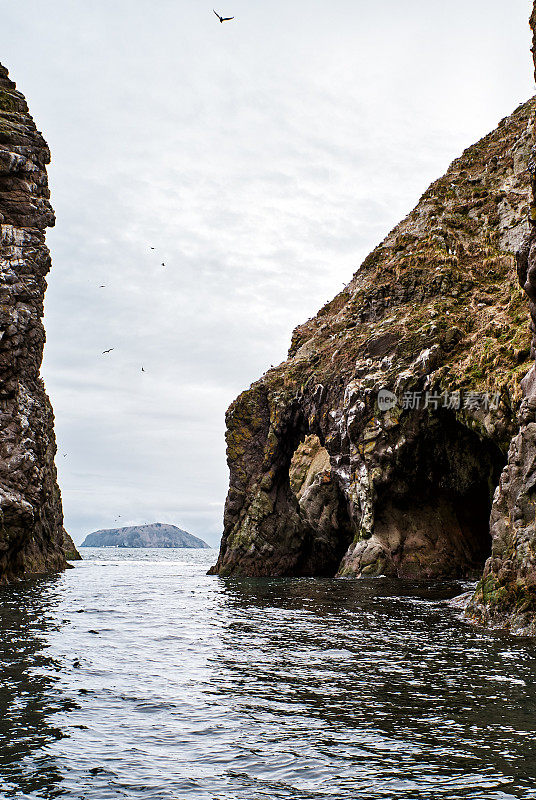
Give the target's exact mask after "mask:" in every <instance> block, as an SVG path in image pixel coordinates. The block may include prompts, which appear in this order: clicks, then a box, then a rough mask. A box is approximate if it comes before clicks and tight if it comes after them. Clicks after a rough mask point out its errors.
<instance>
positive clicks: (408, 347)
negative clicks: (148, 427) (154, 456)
mask: <svg viewBox="0 0 536 800" xmlns="http://www.w3.org/2000/svg"><path fill="white" fill-rule="evenodd" d="M535 20H536V13H533V15H532V19H531V23H532V25H533V30H534V23H535ZM534 111H535V103H534V100H529V101H528V102H527V103H525V104H524V105H522V106H520V107H519V108H518V109H516V110H515V111H514V113H513V114H512V115H511V116H510V117H507V118H506V119H503V120H502V121H501V122H500V123H499V125H498V126H497V128H496V129H495V130H494V131H493V132H492V133H490V134H489V135H488V136H486V137H484V138H483V139H482V140H481V141H479V142H478V143H477V144H475V145H473V146H472V147H470V148H468V149H467V150H466V151H465V152H464V153H463V154H462V155H461V156H460V158H458V159H457V160H456V161H454V163H453V164H452V165H451V167H450V168H449V170H448V172H447V173H446V175H445V176H444V177H443V178H441V179H439V180H438V181H436V182H434V183H433V184H432V185H431V186H430V187H429V188H428V189H427V191H426V192H425V193H424V194H423V196H422V198H421V200H420V201H419V203H418V205H417V206H416V208H415V209H414V210H413V211H412V212H411V213H410V214H409V215H408V217H407V218H406V219H405V220H403V221H402V222H401V223H400V224H399V225H398V226H397V227H396V228H395V229H394V230H393V231H392V232H391V233H390V234H389V235H388V236H387V237H386V239H385V240H384V241H383V242H382V243H381V244H380V245H379V246H378V247H377V248H376V249H375V250H374V251H373V252H372V253H371V254H370V255H369V256H368V258H367V259H365V261H364V263H363V264H362V265H361V266H360V268H359V269H358V270H357V272H356V273H355V275H354V276H353V278H352V280H351V281H350V282H349V283H348V285H347V286H346V287H345V289H344V290H343V291H342V292H341V293H340V294H339V295H337V296H336V297H335V298H334V299H333V300H332V301H331V302H330V303H328V304H327V305H326V306H324V308H322V309H321V310H320V311H319V313H318V314H317V315H316V316H315V317H314V318H312V319H310V320H308V321H307V322H306V323H304V324H303V325H301V326H299V327H298V328H297V329H296V330H295V332H294V335H293V337H292V343H291V347H290V350H289V354H288V358H287V360H286V361H285V362H284V363H283V364H281V365H279V366H278V367H276V368H274V369H271V370H269V371H268V372H267V373H266V374H265V375H263V376H262V378H261V379H260V380H258V381H257V382H255V383H254V384H253V385H252V386H251V387H250V389H249V390H247V391H245V392H243V393H242V394H241V395H240V396H239V397H238V398H237V399H236V400H235V401H234V403H233V404H232V405H231V407H230V408H229V410H228V412H227V416H226V422H227V458H228V464H229V469H230V486H229V492H228V496H227V501H226V506H225V515H224V534H223V538H222V543H221V549H220V554H219V558H218V562H217V564H216V565H215V566H214V567H213V568H212V572H214V573H218V574H220V575H223V576H225V575H311V576H313V575H327V576H335V575H338V576H341V577H343V576H344V577H361V576H375V575H391V576H398V577H404V578H427V579H431V578H432V579H433V578H443V577H479V576H481V575H482V570H483V569H484V577H483V579H482V580H481V581H480V583H479V586H478V589H477V592H476V595H475V597H474V598H473V600H472V602H471V603H470V605H469V607H468V609H467V615H468V617H469V618H472V619H476V620H478V621H481V622H486V623H491V624H497V625H501V626H503V627H510V628H511V629H512V630H521V631H524V632H533V633H534V632H536V626H535V624H534V620H535V619H536V591H535V588H534V587H535V586H536V565H535V559H534V557H533V555H532V554H533V553H534V552H536V530H535V523H534V519H535V512H536V495H535V489H534V487H535V486H536V466H535V465H536V377H535V373H534V366H532V365H533V363H534V358H535V355H536V344H535V341H532V345H531V335H532V336H536V310H535V309H536V277H535V276H536V243H535V242H536V234H535V232H534V222H533V221H536V211H535V210H534V209H536V202H535V201H534V200H532V205H531V189H534V186H535V184H536V168H535V167H534V166H533V165H534V164H535V163H536V158H534V156H533V157H532V159H531V149H532V145H533V121H534ZM531 181H532V187H531ZM529 217H530V218H531V224H530V225H529V222H528V219H529ZM525 292H526V294H525ZM526 295H528V296H529V299H530V308H531V314H532V323H531V330H529V327H528V325H527V310H528V309H527V297H526ZM531 332H532V333H531ZM527 373H528V375H527ZM490 515H491V524H490ZM490 554H491V555H490Z"/></svg>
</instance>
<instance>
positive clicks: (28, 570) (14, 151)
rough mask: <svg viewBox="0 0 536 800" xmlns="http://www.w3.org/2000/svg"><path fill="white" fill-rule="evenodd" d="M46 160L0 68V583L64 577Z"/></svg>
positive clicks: (22, 101)
mask: <svg viewBox="0 0 536 800" xmlns="http://www.w3.org/2000/svg"><path fill="white" fill-rule="evenodd" d="M49 162H50V153H49V150H48V147H47V145H46V142H45V141H44V139H43V137H42V136H41V134H40V133H39V132H38V131H37V129H36V127H35V124H34V121H33V119H32V117H31V116H30V114H29V112H28V106H27V104H26V101H25V99H24V97H23V96H22V95H21V94H20V92H18V91H17V89H16V86H15V84H14V83H13V82H12V81H11V80H10V79H9V77H8V71H7V70H6V69H5V68H4V67H2V66H1V65H0V226H1V228H0V230H1V234H0V419H1V425H0V583H5V582H7V581H9V580H12V579H16V578H19V577H21V576H24V575H29V574H35V573H42V572H49V571H56V570H61V569H63V568H64V567H65V565H66V562H65V553H64V549H63V542H64V530H63V513H62V504H61V496H60V491H59V488H58V484H57V479H56V468H55V465H54V456H55V453H56V442H55V437H54V415H53V412H52V408H51V405H50V402H49V400H48V397H47V395H46V393H45V388H44V385H43V381H42V379H41V377H40V375H39V370H40V367H41V362H42V357H43V345H44V341H45V333H44V329H43V324H42V316H43V298H44V294H45V290H46V280H45V276H46V275H47V273H48V271H49V269H50V266H51V264H50V254H49V251H48V248H47V247H46V244H45V230H46V228H47V227H49V226H52V225H54V221H55V220H54V212H53V210H52V207H51V205H50V202H49V196H50V193H49V190H48V181H47V172H46V166H47V164H48V163H49Z"/></svg>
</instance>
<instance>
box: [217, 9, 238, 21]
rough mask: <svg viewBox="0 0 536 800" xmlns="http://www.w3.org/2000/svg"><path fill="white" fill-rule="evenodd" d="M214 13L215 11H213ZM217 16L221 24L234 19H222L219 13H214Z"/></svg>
mask: <svg viewBox="0 0 536 800" xmlns="http://www.w3.org/2000/svg"><path fill="white" fill-rule="evenodd" d="M212 10H213V11H214V9H212ZM214 13H215V14H216V16H217V17H218V19H219V21H220V22H229V21H230V20H232V19H234V17H220V15H219V14H218V12H217V11H214Z"/></svg>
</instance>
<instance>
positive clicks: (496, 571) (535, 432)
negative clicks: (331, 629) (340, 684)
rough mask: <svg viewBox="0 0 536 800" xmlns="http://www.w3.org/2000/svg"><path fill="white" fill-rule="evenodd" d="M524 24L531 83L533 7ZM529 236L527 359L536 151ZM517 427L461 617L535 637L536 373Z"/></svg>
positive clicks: (520, 258)
mask: <svg viewBox="0 0 536 800" xmlns="http://www.w3.org/2000/svg"><path fill="white" fill-rule="evenodd" d="M530 24H531V27H532V34H533V48H532V52H533V56H534V64H535V78H536V2H535V3H534V7H533V11H532V15H531V18H530ZM528 168H529V172H530V178H531V189H532V204H531V210H530V231H529V233H528V235H527V237H526V239H525V241H524V242H523V244H522V246H521V248H520V250H519V252H518V255H517V272H518V276H519V282H520V284H521V286H522V287H523V289H524V290H525V292H526V293H527V296H528V299H529V311H530V318H531V322H530V330H531V333H532V342H531V358H532V359H533V360H534V358H536V148H533V150H532V154H531V157H530V159H529V162H528ZM522 389H523V394H524V400H523V402H522V405H521V410H520V415H519V416H520V422H521V427H520V430H519V433H518V434H517V435H516V436H515V437H514V439H513V440H512V443H511V445H510V449H509V452H508V463H507V465H506V467H505V469H504V472H503V473H502V475H501V479H500V483H499V486H498V487H497V491H496V493H495V497H494V502H493V508H492V512H491V522H490V529H491V535H492V539H493V547H492V554H491V557H490V558H489V560H488V561H487V563H486V566H485V570H484V577H483V579H482V580H481V581H480V583H479V586H478V589H477V591H476V593H475V595H474V597H473V598H472V599H471V601H470V603H469V605H468V607H467V609H466V615H467V617H468V618H470V619H473V620H475V621H477V622H481V623H485V624H488V625H492V626H494V627H501V628H508V629H510V630H511V631H513V632H516V633H521V634H530V635H533V636H534V635H536V369H535V367H534V365H533V366H532V367H531V369H530V371H529V372H528V374H527V376H526V377H525V379H524V380H523V381H522Z"/></svg>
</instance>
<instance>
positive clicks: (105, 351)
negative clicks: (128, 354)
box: [102, 347, 115, 355]
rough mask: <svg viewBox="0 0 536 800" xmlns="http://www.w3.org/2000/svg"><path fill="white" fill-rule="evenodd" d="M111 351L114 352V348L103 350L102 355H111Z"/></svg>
mask: <svg viewBox="0 0 536 800" xmlns="http://www.w3.org/2000/svg"><path fill="white" fill-rule="evenodd" d="M112 350H115V347H110V349H109V350H103V351H102V355H104V354H105V353H111V352H112Z"/></svg>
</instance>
